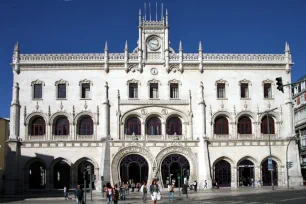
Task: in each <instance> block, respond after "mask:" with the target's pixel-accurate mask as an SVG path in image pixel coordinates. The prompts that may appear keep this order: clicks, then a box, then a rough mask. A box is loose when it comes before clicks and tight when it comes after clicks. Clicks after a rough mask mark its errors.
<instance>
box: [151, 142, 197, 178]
mask: <svg viewBox="0 0 306 204" xmlns="http://www.w3.org/2000/svg"><path fill="white" fill-rule="evenodd" d="M172 144H174V146H170V147H166V148H164V149H163V150H161V151H160V153H159V154H158V155H157V156H156V159H155V161H156V164H157V167H158V168H157V169H158V170H160V168H161V164H162V162H163V160H164V159H165V158H166V157H167V156H168V155H171V154H181V155H183V156H184V157H186V159H187V160H188V162H189V165H190V179H191V180H195V179H196V178H197V160H196V158H195V155H194V154H193V153H192V151H191V149H190V148H186V147H183V146H181V145H180V144H179V143H178V142H173V143H172Z"/></svg>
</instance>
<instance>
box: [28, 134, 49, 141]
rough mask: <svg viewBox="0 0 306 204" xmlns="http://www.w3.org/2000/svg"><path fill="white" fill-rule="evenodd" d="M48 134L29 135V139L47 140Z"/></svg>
mask: <svg viewBox="0 0 306 204" xmlns="http://www.w3.org/2000/svg"><path fill="white" fill-rule="evenodd" d="M45 140H46V135H29V141H45Z"/></svg>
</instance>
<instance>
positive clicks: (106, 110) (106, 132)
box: [102, 82, 110, 137]
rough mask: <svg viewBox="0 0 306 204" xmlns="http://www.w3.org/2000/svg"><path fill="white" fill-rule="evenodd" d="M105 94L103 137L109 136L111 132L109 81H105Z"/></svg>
mask: <svg viewBox="0 0 306 204" xmlns="http://www.w3.org/2000/svg"><path fill="white" fill-rule="evenodd" d="M104 87H105V96H104V101H103V111H104V114H103V116H104V118H103V121H102V124H103V125H102V127H103V135H102V137H108V136H109V134H110V131H109V119H110V118H109V100H108V83H107V82H105V85H104Z"/></svg>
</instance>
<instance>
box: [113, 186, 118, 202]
mask: <svg viewBox="0 0 306 204" xmlns="http://www.w3.org/2000/svg"><path fill="white" fill-rule="evenodd" d="M118 200H119V188H118V185H117V184H115V186H114V189H113V201H114V204H118Z"/></svg>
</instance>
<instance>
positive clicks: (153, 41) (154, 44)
mask: <svg viewBox="0 0 306 204" xmlns="http://www.w3.org/2000/svg"><path fill="white" fill-rule="evenodd" d="M148 45H149V47H150V49H151V50H157V49H158V48H159V46H160V44H159V40H158V39H156V38H152V39H150V40H149V42H148Z"/></svg>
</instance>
